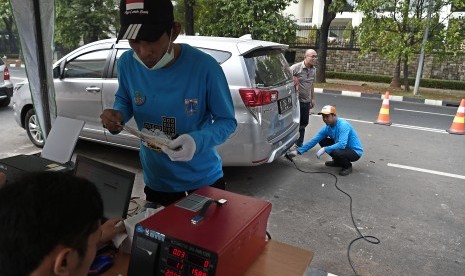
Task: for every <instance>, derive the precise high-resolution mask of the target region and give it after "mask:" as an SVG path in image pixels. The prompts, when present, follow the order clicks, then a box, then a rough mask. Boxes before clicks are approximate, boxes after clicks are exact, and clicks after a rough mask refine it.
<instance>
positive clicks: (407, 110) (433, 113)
mask: <svg viewBox="0 0 465 276" xmlns="http://www.w3.org/2000/svg"><path fill="white" fill-rule="evenodd" d="M394 110H400V111H406V112H415V113H424V114H432V115H440V116H449V117H454V115H450V114H444V113H435V112H426V111H419V110H411V109H402V108H394Z"/></svg>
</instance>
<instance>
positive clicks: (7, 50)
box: [0, 32, 19, 56]
mask: <svg viewBox="0 0 465 276" xmlns="http://www.w3.org/2000/svg"><path fill="white" fill-rule="evenodd" d="M13 41H15V42H16V43H15V44H14V45H13V43H12V40H11V38H10V36H9V35H8V34H7V33H2V32H0V55H1V56H4V55H7V56H8V55H18V51H19V40H18V38H17V37H16V40H13Z"/></svg>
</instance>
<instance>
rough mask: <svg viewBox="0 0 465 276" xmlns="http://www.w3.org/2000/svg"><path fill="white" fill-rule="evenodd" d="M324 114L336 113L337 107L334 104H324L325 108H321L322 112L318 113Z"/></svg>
mask: <svg viewBox="0 0 465 276" xmlns="http://www.w3.org/2000/svg"><path fill="white" fill-rule="evenodd" d="M322 114H325V115H327V114H336V108H335V107H334V106H332V105H325V106H323V108H322V109H321V112H320V113H318V115H322Z"/></svg>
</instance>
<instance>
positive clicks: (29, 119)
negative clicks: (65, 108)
mask: <svg viewBox="0 0 465 276" xmlns="http://www.w3.org/2000/svg"><path fill="white" fill-rule="evenodd" d="M24 128H25V129H26V133H27V136H28V137H29V140H31V142H32V143H33V144H34V145H36V146H37V147H39V148H42V147H43V146H44V137H43V136H42V130H41V129H40V125H39V118H38V117H37V115H36V112H35V111H34V108H31V109H29V110H28V111H27V113H26V117H25V118H24Z"/></svg>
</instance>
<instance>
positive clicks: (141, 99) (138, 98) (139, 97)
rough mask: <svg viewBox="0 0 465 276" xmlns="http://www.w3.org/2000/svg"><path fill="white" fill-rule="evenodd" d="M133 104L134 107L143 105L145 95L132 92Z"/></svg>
mask: <svg viewBox="0 0 465 276" xmlns="http://www.w3.org/2000/svg"><path fill="white" fill-rule="evenodd" d="M134 103H135V104H136V105H143V104H144V103H145V95H144V93H142V92H140V91H135V92H134Z"/></svg>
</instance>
